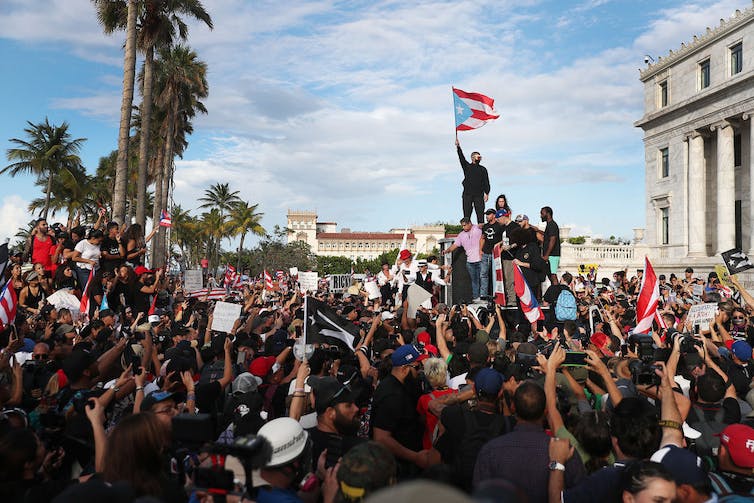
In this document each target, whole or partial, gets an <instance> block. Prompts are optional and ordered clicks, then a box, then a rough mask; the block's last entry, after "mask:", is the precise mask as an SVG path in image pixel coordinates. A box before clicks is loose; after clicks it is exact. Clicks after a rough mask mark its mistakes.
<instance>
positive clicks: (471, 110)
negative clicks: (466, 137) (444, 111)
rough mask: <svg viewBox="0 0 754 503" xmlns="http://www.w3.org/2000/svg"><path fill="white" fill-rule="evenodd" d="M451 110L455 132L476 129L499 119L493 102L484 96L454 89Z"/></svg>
mask: <svg viewBox="0 0 754 503" xmlns="http://www.w3.org/2000/svg"><path fill="white" fill-rule="evenodd" d="M453 110H454V114H455V116H456V131H468V130H469V129H477V128H480V127H482V126H484V125H485V124H487V122H488V121H492V120H495V119H497V118H498V117H500V114H498V113H497V110H495V100H493V99H492V98H490V97H489V96H485V95H484V94H479V93H467V92H466V91H461V90H460V89H456V88H455V87H454V88H453Z"/></svg>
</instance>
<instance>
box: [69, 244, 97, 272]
mask: <svg viewBox="0 0 754 503" xmlns="http://www.w3.org/2000/svg"><path fill="white" fill-rule="evenodd" d="M74 250H76V251H77V252H79V253H81V258H84V259H87V260H94V262H95V263H96V264H97V265H98V266H99V259H100V257H101V256H102V252H101V251H100V249H99V245H93V244H91V243H90V242H89V240H88V239H82V240H81V241H79V242H78V243H77V244H76V248H74ZM76 265H77V266H78V267H79V268H81V269H91V268H92V265H91V264H86V263H84V262H78V263H77V264H76Z"/></svg>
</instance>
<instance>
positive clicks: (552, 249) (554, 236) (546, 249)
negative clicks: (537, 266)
mask: <svg viewBox="0 0 754 503" xmlns="http://www.w3.org/2000/svg"><path fill="white" fill-rule="evenodd" d="M539 216H540V217H541V218H542V221H543V222H547V226H546V227H545V232H544V239H543V241H542V258H544V259H545V260H546V261H548V262H549V263H550V282H551V283H552V284H553V285H554V284H556V283H557V282H558V266H560V227H558V224H556V223H555V220H553V219H552V208H550V207H549V206H545V207H543V208H542V209H541V210H539Z"/></svg>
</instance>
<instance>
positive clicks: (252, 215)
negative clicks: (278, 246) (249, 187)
mask: <svg viewBox="0 0 754 503" xmlns="http://www.w3.org/2000/svg"><path fill="white" fill-rule="evenodd" d="M258 206H259V205H258V204H252V205H249V203H247V202H246V201H240V202H237V203H235V204H234V205H233V206H232V207H231V210H230V214H229V217H230V219H229V220H228V230H229V232H230V234H231V235H232V236H241V242H240V243H239V245H238V261H237V262H236V270H238V271H240V270H241V253H242V252H243V242H244V240H245V239H246V234H248V233H249V232H251V233H252V234H254V235H256V236H265V235H267V231H266V230H264V227H262V224H260V220H261V219H262V216H263V215H264V213H257V212H256V210H257V207H258Z"/></svg>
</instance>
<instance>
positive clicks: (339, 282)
mask: <svg viewBox="0 0 754 503" xmlns="http://www.w3.org/2000/svg"><path fill="white" fill-rule="evenodd" d="M349 286H351V275H350V274H333V275H332V276H330V291H331V292H334V293H342V292H344V291H346V290H347V289H348V287H349Z"/></svg>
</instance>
